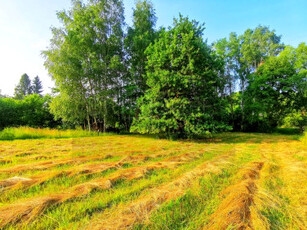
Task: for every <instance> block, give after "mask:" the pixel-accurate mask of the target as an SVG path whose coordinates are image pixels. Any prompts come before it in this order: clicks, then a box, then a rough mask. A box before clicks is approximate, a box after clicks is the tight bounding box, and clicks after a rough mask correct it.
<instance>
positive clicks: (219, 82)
mask: <svg viewBox="0 0 307 230" xmlns="http://www.w3.org/2000/svg"><path fill="white" fill-rule="evenodd" d="M57 16H58V19H59V20H60V22H61V23H62V26H61V27H58V28H56V27H53V28H52V34H53V36H52V38H51V40H50V45H49V47H48V49H47V50H45V51H43V56H44V58H45V67H46V68H47V70H48V72H49V75H50V76H51V78H52V79H53V80H54V82H55V88H54V90H53V91H54V92H53V93H54V94H53V96H52V99H51V100H50V103H49V104H48V105H49V107H50V112H51V113H52V114H53V115H54V119H56V120H61V122H63V123H65V124H71V125H75V126H80V125H82V126H83V127H84V128H86V129H89V130H92V129H94V130H97V129H99V130H101V131H114V130H125V131H130V132H138V133H151V134H162V135H165V136H168V137H180V138H186V137H195V136H202V135H206V134H209V133H213V132H219V131H225V130H226V131H227V130H234V131H260V132H270V131H272V130H273V129H274V128H276V127H277V126H280V125H283V124H287V125H291V126H293V125H295V126H299V127H300V128H301V129H303V127H304V126H305V125H306V120H307V119H306V105H307V84H306V82H307V81H306V80H307V45H306V44H305V43H301V44H300V45H299V46H298V47H297V48H294V47H291V46H288V45H285V44H283V43H282V42H281V36H280V35H277V34H276V32H275V31H274V30H272V29H270V28H269V27H267V26H258V27H256V28H254V29H247V30H246V31H245V32H244V33H243V34H240V35H238V34H236V33H231V34H230V35H229V37H227V38H223V39H219V40H217V41H216V42H214V43H213V44H208V42H207V41H206V40H204V36H205V27H204V24H202V23H199V22H197V21H195V20H190V19H189V18H188V17H184V16H182V15H179V17H178V18H175V19H174V20H173V24H172V25H171V26H169V27H168V28H164V27H160V28H157V27H156V21H157V17H156V14H155V9H154V7H153V4H152V3H151V2H150V1H149V0H139V1H137V2H136V5H135V7H134V9H133V23H132V25H131V26H127V25H126V23H125V18H124V7H123V2H122V1H121V0H89V1H87V3H84V2H83V1H80V0H73V1H72V6H71V8H70V9H69V10H63V11H59V12H58V13H57Z"/></svg>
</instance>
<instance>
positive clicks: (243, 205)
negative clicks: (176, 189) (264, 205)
mask: <svg viewBox="0 0 307 230" xmlns="http://www.w3.org/2000/svg"><path fill="white" fill-rule="evenodd" d="M263 164H264V163H263V162H252V163H251V164H250V165H249V167H246V168H244V169H242V170H240V172H239V173H238V175H239V176H240V177H241V178H242V179H241V180H240V181H239V182H238V183H236V184H234V185H232V186H230V187H228V188H227V189H226V190H225V191H224V192H223V193H222V195H224V196H226V197H225V199H224V200H223V201H222V203H221V204H220V206H219V207H218V209H217V210H216V212H215V213H214V214H213V215H212V216H211V219H210V222H209V224H208V225H207V226H205V227H204V229H209V230H211V229H212V230H215V229H229V228H235V229H253V228H252V226H251V220H250V217H251V209H250V208H251V206H252V204H253V203H254V196H255V194H256V192H257V185H256V182H257V180H258V179H259V176H260V170H261V169H262V167H263Z"/></svg>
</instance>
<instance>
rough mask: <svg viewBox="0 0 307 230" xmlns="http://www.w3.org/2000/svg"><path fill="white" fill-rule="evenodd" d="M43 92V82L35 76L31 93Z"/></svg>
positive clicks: (39, 93)
mask: <svg viewBox="0 0 307 230" xmlns="http://www.w3.org/2000/svg"><path fill="white" fill-rule="evenodd" d="M42 92H43V84H42V82H41V80H40V79H39V77H38V76H36V77H35V78H34V80H33V82H32V93H35V94H38V95H41V93H42Z"/></svg>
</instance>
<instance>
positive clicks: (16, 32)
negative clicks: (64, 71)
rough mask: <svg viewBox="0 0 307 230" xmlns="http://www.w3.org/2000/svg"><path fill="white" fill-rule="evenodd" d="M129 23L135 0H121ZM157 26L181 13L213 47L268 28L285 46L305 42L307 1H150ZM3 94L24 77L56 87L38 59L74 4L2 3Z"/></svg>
mask: <svg viewBox="0 0 307 230" xmlns="http://www.w3.org/2000/svg"><path fill="white" fill-rule="evenodd" d="M123 2H124V5H125V15H126V21H127V23H128V24H130V23H131V15H132V7H133V6H134V2H135V1H134V0H123ZM152 2H153V4H154V7H155V9H156V14H157V17H158V23H157V24H158V26H166V27H167V26H169V25H171V24H172V21H173V17H177V16H178V14H179V12H180V13H182V14H183V15H184V16H189V17H190V18H191V19H196V20H198V21H200V22H205V24H206V25H205V26H206V30H205V35H204V38H206V39H208V42H209V43H211V42H213V41H215V40H217V39H219V38H223V37H226V36H228V35H229V33H230V32H236V33H238V34H241V33H242V32H244V30H246V29H247V28H255V27H256V26H257V25H268V26H270V28H271V29H275V30H276V33H277V34H279V35H282V41H283V42H284V43H285V44H289V45H292V46H297V45H298V44H299V43H300V42H307V13H306V12H307V0H266V1H264V0H257V1H256V0H248V1H247V0H246V1H243V0H241V1H240V0H190V1H187V0H152ZM0 6H1V7H0V90H1V91H2V94H7V95H13V93H14V88H15V86H16V84H17V83H18V81H19V79H20V76H21V75H22V74H23V73H28V75H29V76H30V77H31V78H32V79H33V78H34V77H35V76H36V75H38V76H39V77H40V78H41V80H42V81H43V85H44V92H45V93H48V92H50V87H52V86H53V83H52V81H51V80H50V78H49V77H48V73H47V71H46V70H45V69H44V66H43V59H42V57H41V56H40V53H41V50H44V49H45V48H46V47H47V46H48V43H49V39H50V38H51V33H50V26H52V25H53V26H59V23H58V20H57V18H56V11H58V10H61V9H68V8H69V6H70V0H0Z"/></svg>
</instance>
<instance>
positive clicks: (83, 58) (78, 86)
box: [43, 0, 125, 130]
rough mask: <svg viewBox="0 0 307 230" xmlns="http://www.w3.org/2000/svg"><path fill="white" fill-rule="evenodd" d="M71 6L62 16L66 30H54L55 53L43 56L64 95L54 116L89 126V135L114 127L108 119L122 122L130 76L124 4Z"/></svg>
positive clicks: (115, 1)
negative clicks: (93, 128)
mask: <svg viewBox="0 0 307 230" xmlns="http://www.w3.org/2000/svg"><path fill="white" fill-rule="evenodd" d="M72 5H73V6H72V8H71V10H69V11H67V12H66V11H61V12H59V13H58V18H59V20H60V21H61V22H62V27H61V28H53V29H52V32H53V38H52V40H51V44H50V47H49V49H48V50H46V51H44V52H43V54H44V56H45V59H46V61H45V66H46V68H47V69H48V71H49V74H50V75H51V76H52V78H53V79H54V80H55V83H56V87H57V89H58V91H59V92H60V94H59V95H58V96H57V97H56V98H57V99H56V100H55V101H54V102H52V103H53V104H52V106H51V107H52V112H53V113H54V114H55V116H56V117H61V118H63V119H64V120H71V121H74V122H75V123H80V122H81V121H82V123H83V121H84V122H85V121H87V123H88V128H89V129H90V128H91V126H96V127H97V126H99V125H100V124H102V125H103V129H104V130H106V128H107V127H108V126H113V125H114V122H113V121H112V120H110V119H108V118H109V117H120V114H118V112H119V111H120V110H119V109H117V108H115V107H116V105H114V103H115V102H117V103H118V104H119V103H121V101H120V100H121V95H122V88H121V84H122V78H121V77H123V76H124V75H125V68H124V65H123V62H124V60H123V57H124V53H123V31H122V27H123V25H124V14H123V4H122V1H120V0H106V1H89V2H88V3H87V4H84V3H82V1H73V2H72ZM110 107H111V108H110ZM115 111H116V112H115Z"/></svg>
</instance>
